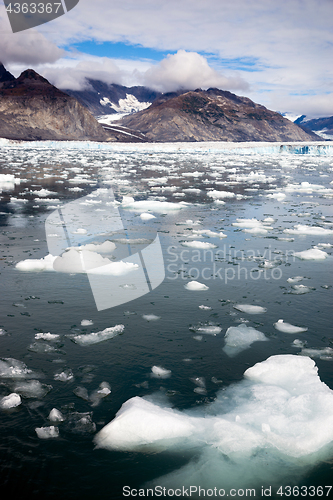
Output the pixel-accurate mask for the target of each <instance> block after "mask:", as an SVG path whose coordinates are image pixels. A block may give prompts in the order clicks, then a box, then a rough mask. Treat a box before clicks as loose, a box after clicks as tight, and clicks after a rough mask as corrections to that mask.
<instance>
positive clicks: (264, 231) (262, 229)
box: [243, 226, 268, 234]
mask: <svg viewBox="0 0 333 500" xmlns="http://www.w3.org/2000/svg"><path fill="white" fill-rule="evenodd" d="M243 231H244V233H250V234H267V233H268V231H267V229H266V228H265V227H263V226H258V227H251V228H248V229H243Z"/></svg>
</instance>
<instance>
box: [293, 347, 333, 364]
mask: <svg viewBox="0 0 333 500" xmlns="http://www.w3.org/2000/svg"><path fill="white" fill-rule="evenodd" d="M299 354H300V355H301V356H309V357H310V358H319V359H321V360H323V361H332V360H333V349H332V348H331V347H324V348H323V349H302V351H301V352H300V353H299Z"/></svg>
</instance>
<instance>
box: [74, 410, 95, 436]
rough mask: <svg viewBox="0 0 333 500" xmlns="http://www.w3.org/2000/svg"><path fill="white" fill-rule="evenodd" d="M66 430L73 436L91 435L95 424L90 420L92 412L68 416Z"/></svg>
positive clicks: (75, 413)
mask: <svg viewBox="0 0 333 500" xmlns="http://www.w3.org/2000/svg"><path fill="white" fill-rule="evenodd" d="M67 427H68V429H69V430H70V431H71V432H73V433H74V434H92V433H94V432H95V431H96V424H95V423H94V422H93V420H92V412H85V413H79V412H73V413H71V414H70V415H69V416H68V420H67Z"/></svg>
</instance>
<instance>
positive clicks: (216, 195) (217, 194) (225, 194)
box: [207, 189, 236, 200]
mask: <svg viewBox="0 0 333 500" xmlns="http://www.w3.org/2000/svg"><path fill="white" fill-rule="evenodd" d="M207 196H209V197H210V198H213V199H214V200H218V199H221V198H234V197H235V196H236V195H235V193H231V192H230V191H216V190H215V189H213V191H209V192H208V193H207Z"/></svg>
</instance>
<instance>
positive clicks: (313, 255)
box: [294, 248, 328, 260]
mask: <svg viewBox="0 0 333 500" xmlns="http://www.w3.org/2000/svg"><path fill="white" fill-rule="evenodd" d="M294 256H295V257H298V258H299V259H301V260H324V259H326V258H327V257H328V254H327V253H326V252H324V251H323V250H319V248H309V250H303V251H302V252H295V253H294Z"/></svg>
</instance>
